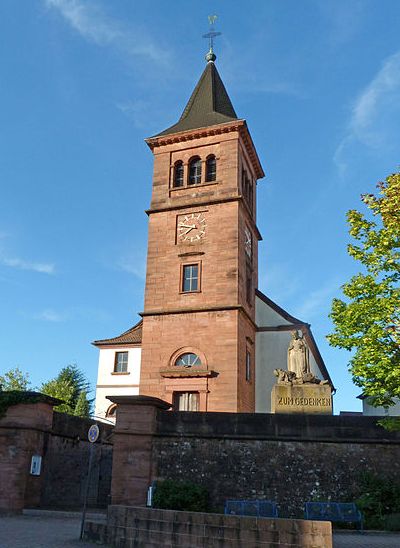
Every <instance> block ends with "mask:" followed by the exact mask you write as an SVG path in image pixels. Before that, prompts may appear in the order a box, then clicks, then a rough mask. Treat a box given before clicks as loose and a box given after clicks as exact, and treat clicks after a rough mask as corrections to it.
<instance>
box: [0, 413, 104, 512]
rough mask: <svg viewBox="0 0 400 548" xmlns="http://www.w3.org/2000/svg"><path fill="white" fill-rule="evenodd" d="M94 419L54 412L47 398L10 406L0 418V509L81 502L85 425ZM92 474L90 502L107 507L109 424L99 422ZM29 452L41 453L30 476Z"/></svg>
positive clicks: (84, 469)
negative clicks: (37, 473) (37, 472)
mask: <svg viewBox="0 0 400 548" xmlns="http://www.w3.org/2000/svg"><path fill="white" fill-rule="evenodd" d="M93 422H94V421H89V420H86V419H80V418H78V417H69V416H68V415H63V414H60V413H54V414H53V409H52V405H50V404H48V403H34V404H19V405H15V406H12V407H10V408H9V409H8V410H7V413H6V415H5V416H4V417H3V418H1V419H0V486H1V489H0V512H20V511H21V510H22V509H23V508H26V507H39V506H42V507H52V508H54V507H59V508H60V507H61V508H68V507H70V508H71V507H72V508H76V507H81V505H82V491H83V487H82V482H83V481H84V480H85V479H86V474H87V462H88V460H87V457H88V454H87V453H88V446H89V442H88V441H86V440H87V430H88V428H89V426H90V425H91V424H93ZM100 431H101V432H102V438H101V440H100V441H99V442H98V443H96V447H95V448H94V449H95V459H94V462H95V466H94V468H93V473H92V476H91V491H90V497H91V498H90V502H91V504H92V505H93V506H106V505H107V503H108V502H109V494H110V484H111V459H112V446H111V445H110V441H109V440H108V441H106V438H107V437H109V435H110V433H111V432H112V427H110V426H106V425H103V424H101V425H100ZM33 455H40V456H42V471H41V475H40V476H32V475H30V465H31V459H32V456H33Z"/></svg>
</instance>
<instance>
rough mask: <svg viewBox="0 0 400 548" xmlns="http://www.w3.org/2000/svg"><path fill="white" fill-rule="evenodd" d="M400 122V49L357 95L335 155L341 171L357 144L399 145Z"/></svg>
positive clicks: (384, 148)
mask: <svg viewBox="0 0 400 548" xmlns="http://www.w3.org/2000/svg"><path fill="white" fill-rule="evenodd" d="M399 125H400V51H398V52H397V53H395V54H394V55H391V56H390V57H388V58H387V59H386V60H385V61H384V62H383V64H382V67H381V69H380V70H379V71H378V72H377V74H376V75H375V76H374V78H373V79H372V80H371V82H370V83H369V84H368V85H367V86H366V87H365V88H364V89H363V90H362V92H361V93H360V94H359V96H358V97H357V99H356V101H355V103H354V106H353V108H352V111H351V116H350V121H349V123H348V128H347V132H346V135H345V136H344V138H343V139H342V141H341V142H340V144H339V146H338V147H337V149H336V152H335V155H334V162H335V163H336V165H337V166H338V168H339V170H340V171H342V172H343V171H344V170H345V169H346V166H347V157H348V156H350V154H349V152H350V148H351V146H353V145H354V144H362V145H364V146H366V147H369V148H371V149H375V150H377V151H383V150H388V149H389V150H394V149H398V147H399V144H400V143H399V133H398V128H399Z"/></svg>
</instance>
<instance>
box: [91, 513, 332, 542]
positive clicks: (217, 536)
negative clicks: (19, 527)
mask: <svg viewBox="0 0 400 548" xmlns="http://www.w3.org/2000/svg"><path fill="white" fill-rule="evenodd" d="M84 538H85V539H86V540H91V541H94V542H97V543H98V542H109V543H110V544H111V545H112V546H118V548H135V547H137V548H140V547H143V546H154V547H163V548H173V547H178V546H182V547H188V546H190V547H191V548H203V547H204V546H207V547H210V548H211V547H213V546H218V547H220V548H222V547H226V548H228V547H229V548H243V546H251V547H252V548H261V547H264V548H275V547H278V546H279V548H300V547H301V548H332V529H331V524H330V522H324V521H320V522H316V521H304V520H289V519H287V520H286V519H267V518H262V519H257V518H251V517H248V518H247V517H246V518H240V517H238V516H224V515H221V514H203V513H200V512H177V511H171V510H153V509H150V508H135V507H132V506H110V507H109V509H108V523H107V525H106V524H104V523H99V522H87V523H86V525H85V536H84Z"/></svg>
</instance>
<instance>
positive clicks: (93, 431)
mask: <svg viewBox="0 0 400 548" xmlns="http://www.w3.org/2000/svg"><path fill="white" fill-rule="evenodd" d="M99 434H100V429H99V427H98V426H97V424H92V426H91V427H90V428H89V430H88V440H89V441H90V447H89V464H88V473H87V479H86V486H85V495H84V499H83V510H82V521H81V534H80V539H83V531H84V528H85V518H86V507H87V499H88V494H89V483H90V473H91V471H92V461H93V445H94V443H95V442H96V441H97V439H98V437H99Z"/></svg>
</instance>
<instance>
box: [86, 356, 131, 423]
mask: <svg viewBox="0 0 400 548" xmlns="http://www.w3.org/2000/svg"><path fill="white" fill-rule="evenodd" d="M116 352H128V367H127V372H126V373H115V371H114V366H115V353H116ZM141 352H142V350H141V348H138V347H135V348H132V347H121V346H118V347H114V348H101V349H100V352H99V367H98V375H97V386H96V403H95V415H96V416H97V417H105V415H106V412H107V409H108V408H109V407H110V405H111V402H110V401H109V400H107V399H106V396H117V395H118V396H122V395H124V396H134V395H137V394H139V381H140V360H141Z"/></svg>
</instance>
